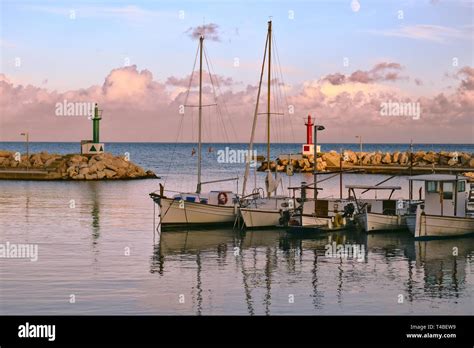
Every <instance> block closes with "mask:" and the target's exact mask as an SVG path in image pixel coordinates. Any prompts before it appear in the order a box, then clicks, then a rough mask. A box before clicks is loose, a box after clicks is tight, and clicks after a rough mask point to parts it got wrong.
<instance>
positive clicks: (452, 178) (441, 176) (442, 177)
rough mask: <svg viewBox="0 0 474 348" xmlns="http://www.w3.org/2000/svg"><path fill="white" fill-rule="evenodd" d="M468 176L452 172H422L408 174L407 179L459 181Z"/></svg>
mask: <svg viewBox="0 0 474 348" xmlns="http://www.w3.org/2000/svg"><path fill="white" fill-rule="evenodd" d="M467 179H468V177H466V176H463V175H453V174H423V175H415V176H410V177H409V178H408V180H411V181H460V180H467Z"/></svg>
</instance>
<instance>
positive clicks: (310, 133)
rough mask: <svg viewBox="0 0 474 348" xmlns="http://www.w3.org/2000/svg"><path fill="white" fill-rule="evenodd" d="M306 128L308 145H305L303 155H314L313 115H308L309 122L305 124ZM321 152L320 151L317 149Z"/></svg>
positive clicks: (302, 150)
mask: <svg viewBox="0 0 474 348" xmlns="http://www.w3.org/2000/svg"><path fill="white" fill-rule="evenodd" d="M305 126H306V144H303V146H302V149H301V153H302V154H303V155H312V154H313V153H314V144H313V126H314V123H313V120H312V119H311V115H308V120H307V121H306V123H305ZM316 150H318V152H319V149H316Z"/></svg>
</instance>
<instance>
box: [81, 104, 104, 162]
mask: <svg viewBox="0 0 474 348" xmlns="http://www.w3.org/2000/svg"><path fill="white" fill-rule="evenodd" d="M91 119H92V140H82V141H81V153H82V154H83V155H96V154H99V153H104V144H103V143H101V142H100V125H99V123H100V120H101V119H102V110H99V106H98V105H97V103H95V105H94V115H93V116H92V118H91Z"/></svg>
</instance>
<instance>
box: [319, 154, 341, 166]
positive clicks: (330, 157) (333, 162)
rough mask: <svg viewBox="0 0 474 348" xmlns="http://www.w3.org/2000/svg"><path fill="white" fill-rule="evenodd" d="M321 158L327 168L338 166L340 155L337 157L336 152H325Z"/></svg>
mask: <svg viewBox="0 0 474 348" xmlns="http://www.w3.org/2000/svg"><path fill="white" fill-rule="evenodd" d="M322 158H323V161H325V162H326V165H327V166H328V167H339V166H340V159H341V155H339V154H338V153H337V152H336V151H331V152H326V153H325V154H323V156H322Z"/></svg>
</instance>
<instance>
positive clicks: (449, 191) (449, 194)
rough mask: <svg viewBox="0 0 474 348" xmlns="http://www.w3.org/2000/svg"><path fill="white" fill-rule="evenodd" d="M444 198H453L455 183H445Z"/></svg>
mask: <svg viewBox="0 0 474 348" xmlns="http://www.w3.org/2000/svg"><path fill="white" fill-rule="evenodd" d="M443 199H453V183H452V182H445V183H443Z"/></svg>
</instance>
